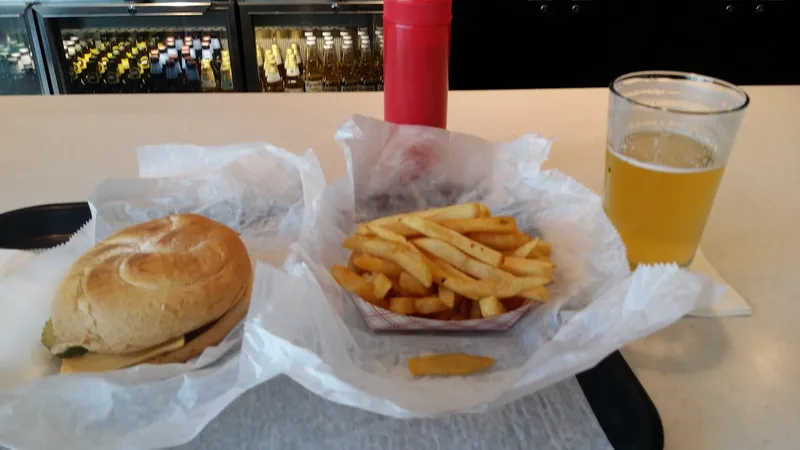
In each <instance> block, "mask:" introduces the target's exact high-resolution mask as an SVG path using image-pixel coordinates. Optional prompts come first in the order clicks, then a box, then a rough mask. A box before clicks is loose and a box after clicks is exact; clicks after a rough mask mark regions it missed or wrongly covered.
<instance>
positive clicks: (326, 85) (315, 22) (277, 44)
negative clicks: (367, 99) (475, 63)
mask: <svg viewBox="0 0 800 450" xmlns="http://www.w3.org/2000/svg"><path fill="white" fill-rule="evenodd" d="M239 13H240V20H241V22H240V26H241V29H242V51H243V54H244V56H243V58H244V65H245V73H246V79H247V90H248V91H250V92H320V91H329V92H335V91H378V90H383V53H382V50H383V48H382V43H383V26H382V24H383V20H382V19H383V16H382V13H383V2H382V1H342V2H329V1H319V0H316V1H304V0H295V1H289V0H283V1H271V0H260V1H242V2H240V3H239ZM309 44H311V45H309Z"/></svg>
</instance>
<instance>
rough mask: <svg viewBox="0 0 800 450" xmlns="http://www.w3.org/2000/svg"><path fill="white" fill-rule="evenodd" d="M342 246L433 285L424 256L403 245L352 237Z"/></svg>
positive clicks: (426, 285)
mask: <svg viewBox="0 0 800 450" xmlns="http://www.w3.org/2000/svg"><path fill="white" fill-rule="evenodd" d="M342 246H343V247H344V248H349V249H350V250H353V251H359V252H363V253H367V254H369V255H373V256H378V257H381V258H385V259H390V260H392V261H394V262H396V263H397V264H398V265H399V266H400V267H402V268H403V270H405V271H406V272H408V273H409V274H411V276H413V277H414V278H416V279H417V281H419V282H420V283H422V284H423V285H424V286H425V287H431V285H432V284H433V274H432V273H431V268H430V267H429V266H428V265H427V264H425V261H424V260H423V258H422V255H420V254H419V253H417V252H414V251H412V250H409V249H408V248H407V247H406V246H404V245H402V244H398V243H397V242H390V241H384V240H381V239H370V238H365V237H363V236H350V237H348V238H347V239H345V240H344V243H343V244H342ZM501 256H502V255H501Z"/></svg>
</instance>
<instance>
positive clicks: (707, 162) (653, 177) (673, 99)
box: [603, 70, 750, 269]
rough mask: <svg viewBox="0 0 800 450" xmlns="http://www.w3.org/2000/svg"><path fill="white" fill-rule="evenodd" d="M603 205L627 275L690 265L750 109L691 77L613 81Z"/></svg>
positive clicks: (726, 89) (651, 74) (656, 74)
mask: <svg viewBox="0 0 800 450" xmlns="http://www.w3.org/2000/svg"><path fill="white" fill-rule="evenodd" d="M609 90H610V92H609V103H608V135H607V139H606V165H605V169H606V173H605V194H604V198H603V205H604V207H605V211H606V214H607V215H608V218H609V219H610V220H611V223H612V224H613V225H614V226H615V227H616V229H617V231H619V234H620V237H621V238H622V241H623V242H624V243H625V247H626V249H627V253H628V262H629V263H630V266H631V268H632V269H635V268H636V266H638V265H639V264H653V263H677V264H678V265H680V266H688V265H689V264H691V262H692V259H694V255H695V253H696V252H697V247H698V246H699V244H700V238H701V237H702V235H703V228H705V225H706V221H707V220H708V216H709V213H710V212H711V207H712V205H713V204H714V197H715V196H716V194H717V188H718V187H719V185H720V181H721V179H722V173H723V172H724V171H725V165H726V164H727V163H728V158H729V156H730V154H731V150H732V149H733V142H734V139H735V138H736V133H737V131H738V130H739V125H740V124H741V121H742V116H743V115H744V111H745V109H746V108H747V105H748V104H749V103H750V98H749V97H748V96H747V93H745V92H744V91H743V90H741V89H739V88H737V87H736V86H734V85H732V84H731V83H728V82H726V81H722V80H719V79H716V78H712V77H707V76H704V75H698V74H695V73H686V72H672V71H663V70H659V71H652V70H651V71H645V72H634V73H629V74H626V75H622V76H621V77H619V78H617V79H616V80H614V81H613V82H611V86H610V89H609Z"/></svg>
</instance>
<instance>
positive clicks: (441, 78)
mask: <svg viewBox="0 0 800 450" xmlns="http://www.w3.org/2000/svg"><path fill="white" fill-rule="evenodd" d="M452 6H453V5H452V0H385V1H384V3H383V8H384V9H383V35H384V49H383V57H384V81H385V82H384V118H385V119H386V120H387V121H389V122H394V123H400V124H414V125H428V126H433V127H439V128H446V127H447V91H448V84H447V82H448V64H449V60H450V22H451V20H452ZM421 49H422V50H421Z"/></svg>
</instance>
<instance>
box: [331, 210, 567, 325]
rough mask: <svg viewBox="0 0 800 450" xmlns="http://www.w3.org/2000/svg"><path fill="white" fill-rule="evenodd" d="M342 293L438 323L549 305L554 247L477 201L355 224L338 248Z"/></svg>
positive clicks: (337, 274) (333, 271)
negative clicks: (346, 254)
mask: <svg viewBox="0 0 800 450" xmlns="http://www.w3.org/2000/svg"><path fill="white" fill-rule="evenodd" d="M343 246H344V248H347V249H350V250H352V251H353V253H352V255H351V256H350V260H349V261H348V264H347V267H345V266H334V267H333V268H332V269H331V274H332V275H333V277H334V278H335V279H336V281H337V282H338V283H339V285H341V286H342V287H343V288H344V289H346V290H348V291H350V292H352V293H354V294H356V295H358V296H359V297H361V298H362V299H364V300H365V301H367V302H369V303H371V304H373V305H375V306H377V307H379V308H384V309H387V310H389V311H392V312H393V313H396V314H403V315H415V316H423V317H426V318H430V319H436V320H469V319H480V318H489V317H494V316H499V315H502V314H505V313H506V312H508V311H511V310H514V309H517V308H519V307H520V306H522V305H523V304H525V303H526V302H527V301H531V300H533V301H537V302H543V301H546V300H547V289H546V287H545V286H546V285H547V284H549V283H550V282H551V281H552V280H553V269H554V268H555V264H553V262H552V261H551V260H550V252H551V249H552V246H551V245H550V244H549V243H548V242H546V241H544V240H542V239H539V238H531V237H530V236H528V235H526V234H524V233H523V232H522V231H520V230H519V228H517V223H516V221H515V220H514V218H513V217H493V216H492V215H491V212H490V211H489V209H488V208H487V207H486V206H485V205H483V204H481V203H465V204H459V205H454V206H448V207H444V208H436V209H429V210H425V211H417V212H411V213H407V214H397V215H393V216H388V217H382V218H380V219H376V220H373V221H372V222H368V223H363V224H361V225H359V226H358V228H357V230H356V233H355V235H353V236H349V237H348V238H347V239H345V241H344V243H343Z"/></svg>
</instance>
